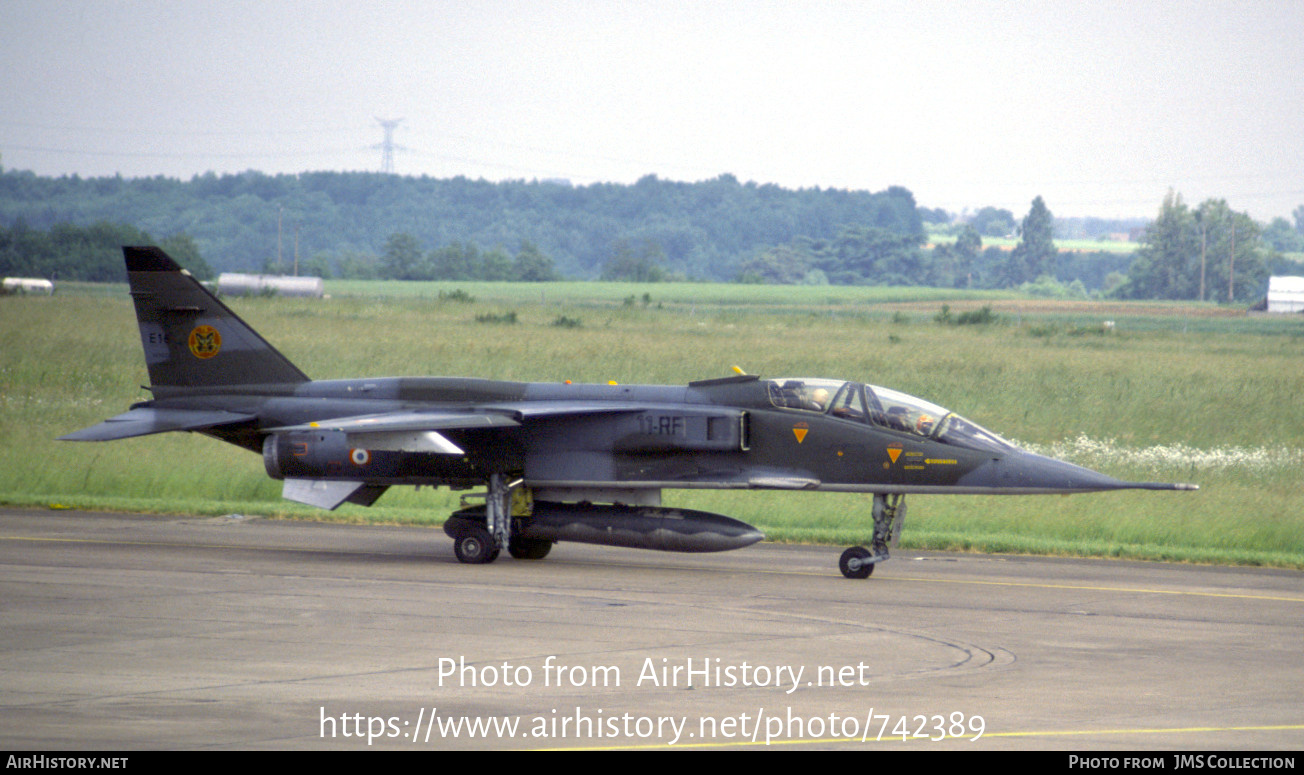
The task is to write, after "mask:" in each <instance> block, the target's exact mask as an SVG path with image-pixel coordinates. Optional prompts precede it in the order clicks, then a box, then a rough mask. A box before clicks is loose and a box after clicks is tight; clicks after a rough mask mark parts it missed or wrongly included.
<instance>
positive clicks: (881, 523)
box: [838, 493, 906, 579]
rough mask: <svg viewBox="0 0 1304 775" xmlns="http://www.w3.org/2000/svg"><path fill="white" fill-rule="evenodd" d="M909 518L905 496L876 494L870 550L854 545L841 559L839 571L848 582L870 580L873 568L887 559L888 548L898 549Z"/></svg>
mask: <svg viewBox="0 0 1304 775" xmlns="http://www.w3.org/2000/svg"><path fill="white" fill-rule="evenodd" d="M905 518H906V496H905V495H902V494H895V495H884V494H882V493H876V494H875V495H874V539H873V541H872V542H871V544H870V545H871V547H872V550H871V549H866V548H865V547H863V546H853V547H851V548H850V549H847V550H846V551H845V552H843V553H842V557H841V558H839V559H838V569H839V570H841V571H842V575H843V576H846V577H847V578H849V579H867V578H869V576H870V574H872V573H873V572H874V566H875V565H877V564H879V563H880V562H882V561H884V560H886V559H888V556H889V555H888V545H889V544H890V545H892V546H896V545H897V542H898V541H899V540H900V537H901V523H902V522H903V521H904V520H905Z"/></svg>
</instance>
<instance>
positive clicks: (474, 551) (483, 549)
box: [453, 525, 498, 565]
mask: <svg viewBox="0 0 1304 775" xmlns="http://www.w3.org/2000/svg"><path fill="white" fill-rule="evenodd" d="M453 553H454V554H456V555H457V559H458V562H464V563H466V564H468V565H483V564H485V563H487V562H493V561H494V560H496V559H498V547H496V546H494V537H493V536H492V535H490V534H489V531H488V530H486V529H484V528H483V527H480V526H479V525H471V526H469V527H467V528H466V529H465V530H463V531H462V533H461V535H459V536H457V537H456V538H454V539H453Z"/></svg>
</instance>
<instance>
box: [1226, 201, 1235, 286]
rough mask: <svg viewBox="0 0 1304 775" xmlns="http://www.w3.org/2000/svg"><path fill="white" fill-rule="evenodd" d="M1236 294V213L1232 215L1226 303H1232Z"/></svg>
mask: <svg viewBox="0 0 1304 775" xmlns="http://www.w3.org/2000/svg"><path fill="white" fill-rule="evenodd" d="M1235 292H1236V213H1232V255H1231V259H1230V260H1229V261H1228V262H1227V303H1228V304H1230V303H1231V301H1232V294H1233V293H1235Z"/></svg>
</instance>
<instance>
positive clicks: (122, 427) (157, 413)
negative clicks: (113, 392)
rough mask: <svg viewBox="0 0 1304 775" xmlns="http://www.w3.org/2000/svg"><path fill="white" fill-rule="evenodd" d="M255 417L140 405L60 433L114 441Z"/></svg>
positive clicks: (69, 437)
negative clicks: (87, 426) (88, 425)
mask: <svg viewBox="0 0 1304 775" xmlns="http://www.w3.org/2000/svg"><path fill="white" fill-rule="evenodd" d="M254 419H256V416H255V415H252V414H239V413H237V412H226V411H222V410H220V409H212V410H199V409H155V408H152V407H140V408H137V409H132V410H131V411H129V412H124V413H123V414H120V415H118V416H117V417H110V418H109V419H107V420H105V421H104V422H102V423H99V424H98V425H92V426H91V427H89V428H82V429H81V430H79V431H73V432H72V433H69V434H68V435H66V436H60V437H59V441H113V440H115V439H129V438H131V437H133V436H148V435H149V434H151V433H163V432H165V431H199V430H205V429H207V428H214V427H217V426H219V425H231V424H232V423H238V422H248V421H250V420H254Z"/></svg>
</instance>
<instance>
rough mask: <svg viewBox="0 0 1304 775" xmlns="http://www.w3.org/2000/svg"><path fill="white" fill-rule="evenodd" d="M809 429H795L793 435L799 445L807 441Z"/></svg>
mask: <svg viewBox="0 0 1304 775" xmlns="http://www.w3.org/2000/svg"><path fill="white" fill-rule="evenodd" d="M807 430H809V429H808V428H793V429H792V435H794V436H796V437H797V443H798V444H800V443H802V442H803V441H805V440H806V431H807Z"/></svg>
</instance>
